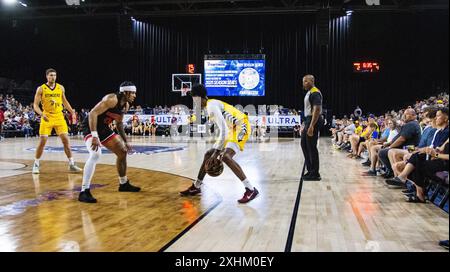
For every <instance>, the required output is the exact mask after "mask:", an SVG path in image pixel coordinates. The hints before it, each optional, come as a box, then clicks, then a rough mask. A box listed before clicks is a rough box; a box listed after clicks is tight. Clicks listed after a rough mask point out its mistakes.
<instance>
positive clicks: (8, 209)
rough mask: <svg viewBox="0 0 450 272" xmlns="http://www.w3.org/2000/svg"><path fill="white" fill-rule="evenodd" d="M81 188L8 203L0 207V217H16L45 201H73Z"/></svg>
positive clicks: (95, 186)
mask: <svg viewBox="0 0 450 272" xmlns="http://www.w3.org/2000/svg"><path fill="white" fill-rule="evenodd" d="M104 186H106V185H104V184H91V190H92V189H95V188H101V187H104ZM80 190H81V187H80V186H75V187H74V188H73V189H72V190H59V191H50V192H45V193H42V194H40V195H39V196H38V197H37V198H33V199H24V200H20V201H16V202H13V203H10V204H8V205H4V206H0V216H6V215H18V214H21V213H23V212H25V210H26V209H27V208H28V207H35V206H38V205H39V204H41V203H42V202H45V201H53V200H58V199H73V198H74V197H75V195H77V194H76V193H78V192H80Z"/></svg>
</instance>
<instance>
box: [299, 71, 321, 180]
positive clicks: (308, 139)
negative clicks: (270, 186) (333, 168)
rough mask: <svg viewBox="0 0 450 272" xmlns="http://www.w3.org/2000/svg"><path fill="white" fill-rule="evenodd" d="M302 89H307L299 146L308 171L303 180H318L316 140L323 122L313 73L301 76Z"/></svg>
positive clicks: (319, 94)
mask: <svg viewBox="0 0 450 272" xmlns="http://www.w3.org/2000/svg"><path fill="white" fill-rule="evenodd" d="M303 89H305V90H306V91H308V92H307V93H306V96H305V110H304V114H305V121H304V129H303V131H302V136H301V146H302V150H303V155H304V156H305V163H306V169H307V170H308V173H306V174H305V175H304V176H303V180H317V181H318V180H321V177H320V174H319V150H317V140H318V139H319V130H320V128H321V126H322V124H323V119H322V93H321V92H320V90H319V89H317V88H316V86H315V85H314V76H313V75H306V76H304V77H303Z"/></svg>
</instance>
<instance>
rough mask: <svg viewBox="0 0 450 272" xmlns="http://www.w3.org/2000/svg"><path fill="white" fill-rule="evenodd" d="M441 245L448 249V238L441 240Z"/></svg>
mask: <svg viewBox="0 0 450 272" xmlns="http://www.w3.org/2000/svg"><path fill="white" fill-rule="evenodd" d="M439 245H440V246H441V247H443V248H445V249H447V250H448V240H444V241H439Z"/></svg>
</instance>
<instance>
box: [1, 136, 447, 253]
mask: <svg viewBox="0 0 450 272" xmlns="http://www.w3.org/2000/svg"><path fill="white" fill-rule="evenodd" d="M132 142H133V145H136V146H144V147H158V148H173V149H167V150H172V151H168V152H156V153H148V154H134V155H130V156H129V158H128V162H129V171H128V176H129V178H130V179H131V181H132V182H133V183H134V184H136V185H138V186H141V187H142V189H143V190H142V192H140V193H119V192H118V191H117V187H118V180H117V175H116V170H115V166H114V163H115V157H114V156H113V155H111V154H104V156H103V157H102V158H101V160H100V165H99V166H98V168H97V172H96V175H95V177H94V180H93V184H94V185H93V189H92V192H93V194H94V196H95V197H96V198H97V199H98V200H99V203H97V204H93V205H89V204H85V203H79V202H78V201H76V197H77V196H78V193H77V190H78V189H79V186H80V185H81V175H80V174H71V173H68V172H67V170H66V167H67V163H66V158H65V155H64V153H62V152H56V151H55V152H46V153H45V154H44V156H43V158H42V159H43V160H42V162H41V165H42V171H41V174H40V175H37V176H36V175H32V174H31V173H30V171H31V168H30V164H31V162H32V158H33V156H34V153H33V151H32V149H31V148H33V147H34V146H35V145H36V144H37V139H36V138H31V139H7V140H6V141H4V142H1V143H0V251H159V250H164V251H284V250H285V246H286V242H287V240H288V239H290V238H291V239H292V242H293V243H292V251H295V252H297V251H442V249H441V248H440V247H439V246H438V245H437V242H438V240H442V239H448V236H449V218H448V214H447V213H445V212H444V211H442V210H440V209H439V208H437V207H436V206H434V205H432V204H425V205H423V204H410V203H406V202H405V201H404V199H403V197H402V194H401V192H399V191H398V190H392V189H388V188H387V187H386V186H385V185H384V183H383V180H382V179H381V178H373V177H364V176H362V175H361V173H362V172H363V171H364V170H366V169H364V168H363V167H361V166H360V162H358V161H355V160H350V159H347V158H345V154H344V153H341V152H338V151H335V150H333V149H331V148H330V141H329V140H328V139H326V138H322V139H321V141H320V154H321V174H322V181H320V182H307V181H305V182H304V183H303V188H302V191H301V199H300V206H299V209H298V215H297V217H296V218H295V223H296V225H295V231H294V233H293V236H292V237H288V233H289V228H290V225H291V221H292V219H293V218H292V214H293V209H294V203H295V200H296V197H297V194H298V188H299V176H300V172H301V166H302V165H303V159H302V155H301V150H300V146H299V141H298V140H283V141H275V140H273V141H270V142H263V143H257V142H256V141H253V142H251V143H249V144H248V146H247V148H246V151H245V152H244V153H242V154H240V155H239V156H238V157H237V160H238V162H240V163H241V165H242V167H243V169H244V171H245V172H246V173H247V175H248V177H249V178H250V180H251V181H252V183H254V185H255V186H256V187H257V188H258V189H259V190H260V191H261V196H260V197H259V198H257V199H256V200H255V201H253V202H251V203H249V204H247V205H239V204H238V203H237V202H236V200H237V199H238V198H240V197H241V195H242V192H243V187H242V185H241V184H240V183H239V182H238V181H237V179H236V178H235V177H234V176H233V174H232V173H231V171H230V170H229V169H225V171H224V173H223V175H222V176H221V177H219V178H215V179H213V178H207V179H205V187H204V190H203V195H202V197H194V198H183V197H180V196H179V195H178V191H180V190H182V189H184V188H186V187H187V186H189V185H190V182H191V180H192V179H194V178H195V177H196V174H197V171H198V167H199V165H200V163H201V159H202V156H203V153H204V152H205V151H206V150H207V149H208V148H210V146H211V144H210V143H209V142H208V141H190V140H181V141H175V140H173V139H167V138H166V139H163V138H149V137H146V138H143V137H136V138H133V140H132ZM82 145H83V143H82V141H81V139H80V138H77V137H74V138H73V139H72V146H74V147H77V146H78V147H80V146H82ZM48 146H50V147H61V146H62V145H61V143H60V142H59V140H57V139H56V138H51V139H49V142H48ZM74 157H75V159H76V161H77V162H78V163H79V165H80V166H82V165H83V162H84V161H85V160H86V159H87V154H85V153H82V152H81V153H79V152H76V153H74Z"/></svg>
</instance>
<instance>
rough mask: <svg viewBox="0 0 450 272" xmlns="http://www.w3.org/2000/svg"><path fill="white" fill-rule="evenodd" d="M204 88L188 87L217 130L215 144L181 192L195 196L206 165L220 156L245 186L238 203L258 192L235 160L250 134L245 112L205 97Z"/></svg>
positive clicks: (253, 196) (249, 198)
mask: <svg viewBox="0 0 450 272" xmlns="http://www.w3.org/2000/svg"><path fill="white" fill-rule="evenodd" d="M206 93H207V92H206V88H205V86H203V85H195V86H194V87H193V88H192V90H191V96H192V99H193V101H194V105H200V106H201V108H202V109H204V108H206V110H207V112H208V116H209V118H210V120H211V121H213V122H214V124H215V127H217V128H218V129H219V131H220V133H219V136H218V138H217V141H216V143H215V144H214V147H213V148H212V149H210V150H209V151H207V152H206V154H205V157H204V160H203V163H202V166H201V167H200V171H199V173H198V178H197V180H196V181H195V182H194V183H193V184H192V186H191V187H189V188H188V189H187V190H185V191H182V192H180V194H181V195H182V196H194V195H198V194H200V193H201V189H200V187H201V185H202V182H203V179H204V178H205V175H206V171H205V167H206V168H209V166H210V165H211V164H213V163H215V160H217V159H220V158H221V160H222V161H223V162H224V163H225V164H226V165H228V167H230V169H231V171H233V173H234V174H235V175H236V176H237V177H238V178H239V179H240V180H241V182H242V183H243V185H244V186H245V193H244V196H243V197H242V198H241V199H239V200H238V202H239V203H247V202H249V201H251V200H253V199H254V198H255V197H256V196H258V194H259V192H258V190H257V189H256V188H255V187H253V185H252V184H251V183H250V181H249V180H248V179H247V176H246V175H245V173H244V171H242V168H241V167H240V166H239V164H238V163H237V162H236V161H235V160H234V156H235V155H236V154H237V153H238V152H240V151H244V146H245V143H246V142H247V140H248V137H249V135H250V134H251V128H250V123H249V121H248V116H247V115H246V114H244V113H242V112H241V111H239V110H238V109H236V108H235V107H233V106H231V105H228V104H227V103H225V102H222V101H220V100H215V99H208V97H207V96H206Z"/></svg>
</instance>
